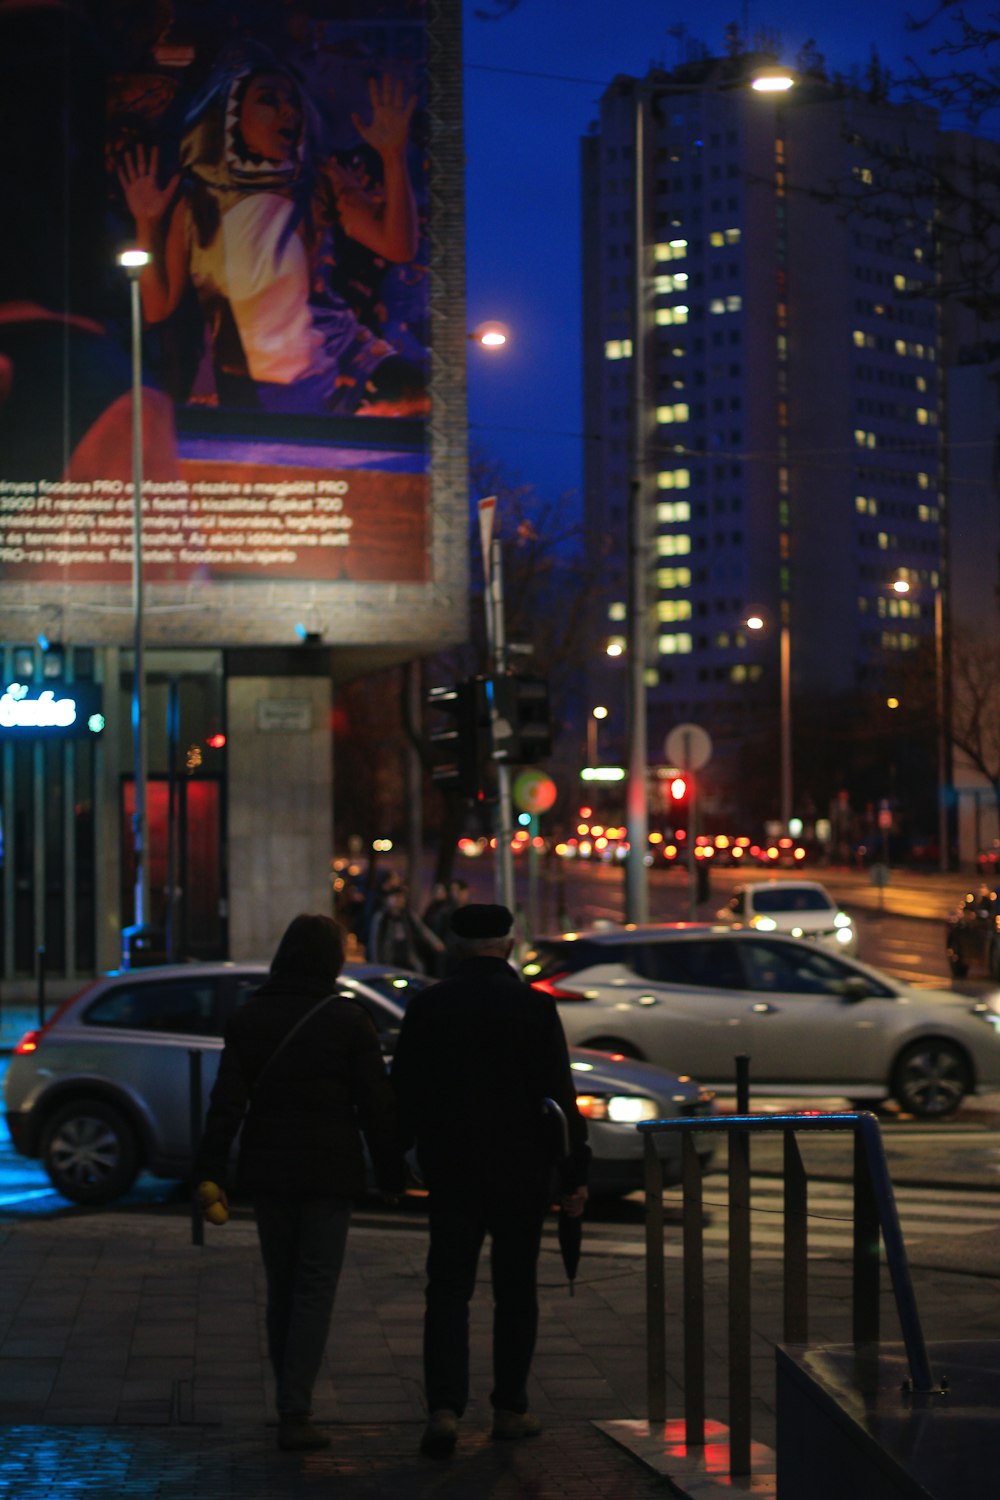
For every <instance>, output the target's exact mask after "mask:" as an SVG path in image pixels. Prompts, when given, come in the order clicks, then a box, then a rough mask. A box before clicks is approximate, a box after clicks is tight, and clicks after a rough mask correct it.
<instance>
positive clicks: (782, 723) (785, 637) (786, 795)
mask: <svg viewBox="0 0 1000 1500" xmlns="http://www.w3.org/2000/svg"><path fill="white" fill-rule="evenodd" d="M743 623H744V625H745V626H746V628H747V629H748V630H763V629H765V627H766V624H767V622H766V620H765V619H764V616H763V615H761V614H752V615H748V616H747V618H746V619H745V620H744V622H743ZM778 684H779V686H778V722H779V728H778V739H779V767H780V781H779V792H778V809H779V816H780V819H781V828H782V832H783V833H787V832H788V825H789V823H790V822H791V817H792V632H791V626H790V624H789V620H788V606H787V601H782V604H781V617H780V620H779V622H778Z"/></svg>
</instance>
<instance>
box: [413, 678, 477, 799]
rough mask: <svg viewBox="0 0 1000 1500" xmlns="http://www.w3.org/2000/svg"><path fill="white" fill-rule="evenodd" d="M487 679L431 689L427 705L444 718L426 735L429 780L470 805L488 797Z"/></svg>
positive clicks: (474, 679) (471, 679) (468, 679)
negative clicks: (458, 795)
mask: <svg viewBox="0 0 1000 1500" xmlns="http://www.w3.org/2000/svg"><path fill="white" fill-rule="evenodd" d="M486 689H487V679H486V678H484V677H468V678H466V679H465V681H464V682H456V683H454V684H452V685H451V686H449V687H436V688H431V690H430V692H429V694H428V695H427V706H428V708H431V709H433V710H434V712H435V713H436V714H438V715H439V716H446V718H445V722H444V723H443V724H442V725H441V727H440V728H437V729H432V730H431V732H430V735H429V736H428V738H429V742H430V747H431V757H432V766H431V779H432V780H433V781H434V782H436V783H437V785H438V786H440V787H444V788H450V789H454V790H455V791H458V792H459V793H461V795H462V796H463V797H467V798H468V799H469V800H470V801H472V802H482V801H485V800H486V797H487V795H488V781H489V774H488V768H489V765H490V760H491V756H490V712H489V703H488V700H487V691H486Z"/></svg>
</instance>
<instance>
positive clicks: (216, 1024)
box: [4, 963, 713, 1204]
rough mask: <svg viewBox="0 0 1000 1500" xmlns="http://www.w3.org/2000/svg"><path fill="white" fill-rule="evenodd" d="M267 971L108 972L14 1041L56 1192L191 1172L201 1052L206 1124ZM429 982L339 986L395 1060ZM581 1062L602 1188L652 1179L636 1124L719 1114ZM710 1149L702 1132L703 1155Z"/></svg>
mask: <svg viewBox="0 0 1000 1500" xmlns="http://www.w3.org/2000/svg"><path fill="white" fill-rule="evenodd" d="M266 974H267V966H266V965H265V964H249V963H243V964H231V963H201V964H182V965H169V966H163V967H158V968H146V969H137V970H131V971H128V972H121V973H113V974H107V975H104V976H103V977H101V978H99V979H97V980H95V981H94V982H93V983H92V984H89V985H88V986H87V987H86V989H84V990H83V991H82V992H81V993H80V994H79V995H77V996H76V997H75V998H74V999H72V1000H69V1001H67V1003H66V1004H65V1005H63V1006H62V1007H61V1008H60V1009H59V1010H58V1011H57V1012H56V1014H55V1015H54V1016H53V1017H52V1019H51V1020H50V1021H49V1022H48V1024H47V1025H46V1026H45V1027H44V1028H43V1029H42V1030H41V1031H29V1032H28V1033H27V1034H26V1036H24V1037H23V1038H22V1039H21V1041H20V1042H19V1044H18V1046H17V1047H16V1048H15V1051H14V1055H13V1056H12V1058H11V1060H10V1064H9V1066H8V1069H7V1076H6V1079H5V1081H4V1102H5V1106H6V1112H7V1124H8V1126H9V1128H10V1135H11V1140H12V1142H13V1144H14V1146H15V1148H16V1150H18V1151H19V1152H20V1153H21V1154H22V1155H23V1156H29V1157H40V1158H41V1160H42V1162H43V1164H44V1166H45V1170H46V1171H47V1173H48V1175H49V1178H50V1180H51V1182H52V1185H53V1187H55V1188H56V1189H57V1190H58V1191H59V1192H60V1193H62V1194H63V1196H64V1197H66V1198H70V1199H72V1200H73V1201H74V1202H76V1203H87V1204H101V1203H108V1202H110V1201H111V1200H112V1199H114V1198H118V1197H120V1196H121V1195H122V1194H123V1193H125V1192H127V1191H128V1189H129V1188H130V1187H131V1185H132V1183H133V1182H134V1180H135V1178H136V1176H137V1175H138V1173H139V1172H140V1170H142V1169H143V1168H145V1169H147V1170H148V1171H150V1172H152V1173H153V1174H154V1175H155V1176H157V1177H176V1178H183V1177H185V1176H186V1174H187V1172H188V1169H189V1164H190V1160H191V1105H190V1099H191V1072H190V1068H191V1054H192V1053H196V1054H198V1057H199V1059H200V1063H199V1065H200V1070H201V1089H202V1100H201V1107H200V1111H199V1116H198V1118H199V1120H200V1119H201V1117H202V1114H203V1112H204V1107H205V1105H206V1103H207V1101H208V1095H209V1093H210V1091H211V1087H212V1084H213V1083H214V1081H215V1075H216V1071H217V1069H218V1062H219V1054H220V1052H221V1050H222V1037H223V1032H224V1030H225V1024H226V1021H227V1019H228V1017H229V1016H230V1015H231V1014H232V1012H233V1011H234V1010H235V1009H236V1007H237V1006H238V1005H240V1004H241V1003H242V1001H243V1000H245V999H246V997H247V996H248V995H249V994H252V992H253V991H254V990H255V989H257V988H258V986H259V985H260V984H262V983H263V980H264V978H265V976H266ZM431 982H432V981H431V980H429V979H427V978H425V977H424V976H423V975H421V974H413V973H410V972H408V971H407V970H403V969H392V968H386V967H384V966H378V965H373V964H348V965H347V966H346V968H345V969H344V972H343V973H342V975H341V977H340V981H339V983H338V992H339V993H340V994H343V995H346V996H350V997H351V998H353V999H355V1000H357V1001H359V1002H360V1003H361V1004H362V1005H363V1006H364V1007H365V1008H366V1010H368V1011H369V1013H370V1014H371V1016H372V1018H373V1020H374V1022H375V1025H376V1027H377V1028H378V1031H379V1035H380V1037H381V1039H382V1047H383V1051H384V1052H385V1053H386V1054H387V1055H388V1056H391V1053H392V1049H393V1044H394V1041H395V1038H396V1037H397V1036H398V1034H399V1027H400V1024H401V1022H402V1018H403V1014H404V1011H405V1009H406V1001H407V998H408V996H409V995H411V994H413V993H414V991H415V990H417V989H420V988H422V987H423V986H424V985H427V984H430V983H431ZM571 1063H572V1067H573V1070H574V1079H575V1081H576V1083H577V1093H578V1095H579V1096H580V1107H581V1109H582V1111H583V1113H584V1114H585V1115H586V1117H587V1120H588V1131H589V1135H590V1142H591V1147H592V1150H593V1170H592V1191H594V1192H595V1193H597V1194H601V1193H608V1194H612V1193H614V1194H616V1193H627V1192H631V1191H632V1190H634V1189H635V1188H638V1187H641V1186H642V1178H643V1156H642V1151H643V1143H642V1139H641V1138H640V1136H639V1133H638V1131H637V1130H636V1129H635V1125H636V1123H637V1122H638V1121H640V1120H652V1119H661V1118H670V1117H672V1116H676V1115H698V1114H708V1113H710V1112H711V1110H712V1101H713V1095H712V1094H710V1093H709V1092H708V1091H707V1090H705V1089H703V1088H701V1087H700V1086H699V1085H698V1084H696V1083H694V1082H693V1081H692V1080H691V1079H690V1078H678V1077H676V1076H675V1075H674V1074H672V1073H668V1072H665V1071H663V1070H662V1069H660V1068H655V1067H650V1066H647V1065H644V1064H642V1063H637V1062H635V1061H633V1060H630V1059H626V1058H624V1057H609V1056H602V1055H600V1054H599V1053H597V1052H574V1053H573V1054H572V1057H571ZM460 1128H461V1122H460V1121H456V1129H460ZM662 1139H663V1148H662V1155H663V1158H664V1175H665V1178H666V1180H667V1181H669V1182H677V1181H679V1180H680V1175H681V1169H680V1149H679V1143H678V1142H677V1141H676V1139H675V1138H674V1137H669V1138H667V1137H664V1138H662ZM711 1149H712V1148H711V1143H710V1142H706V1141H704V1140H702V1141H699V1150H700V1154H701V1155H702V1158H703V1160H705V1161H706V1162H707V1160H708V1158H709V1157H710V1155H711Z"/></svg>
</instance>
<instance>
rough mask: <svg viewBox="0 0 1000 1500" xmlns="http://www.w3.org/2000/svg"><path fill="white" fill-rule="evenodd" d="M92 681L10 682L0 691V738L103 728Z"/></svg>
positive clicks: (84, 732) (80, 732) (94, 731)
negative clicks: (33, 684) (56, 685)
mask: <svg viewBox="0 0 1000 1500" xmlns="http://www.w3.org/2000/svg"><path fill="white" fill-rule="evenodd" d="M101 707H102V704H101V689H100V687H99V686H98V685H97V684H96V683H92V682H75V683H67V684H66V685H65V686H64V687H59V688H52V687H45V688H33V687H29V686H28V684H27V683H24V682H11V683H8V685H7V687H5V688H4V690H3V692H2V693H0V739H4V738H16V739H31V738H34V737H35V736H38V735H43V736H45V737H46V738H47V737H48V736H50V735H59V736H70V735H87V734H99V733H100V731H101V730H102V729H103V728H104V717H103V714H102V713H101Z"/></svg>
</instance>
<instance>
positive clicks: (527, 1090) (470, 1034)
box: [392, 957, 590, 1191]
mask: <svg viewBox="0 0 1000 1500" xmlns="http://www.w3.org/2000/svg"><path fill="white" fill-rule="evenodd" d="M392 1083H393V1088H394V1089H395V1091H396V1097H397V1099H398V1100H399V1105H400V1114H401V1118H402V1125H403V1131H404V1137H405V1139H406V1141H407V1143H408V1144H409V1143H410V1142H412V1141H414V1140H415V1141H416V1146H417V1156H418V1159H419V1162H420V1169H421V1173H422V1175H423V1177H424V1179H425V1181H426V1182H427V1185H428V1186H429V1187H430V1188H431V1189H432V1190H435V1189H445V1190H447V1189H450V1188H455V1189H459V1188H461V1187H462V1186H463V1185H465V1186H468V1185H469V1184H470V1183H485V1184H486V1185H488V1186H491V1187H494V1188H499V1189H501V1190H502V1189H503V1188H505V1187H512V1188H514V1187H519V1186H523V1185H525V1184H526V1183H528V1182H529V1181H531V1182H536V1183H537V1182H544V1181H545V1180H546V1179H547V1178H548V1176H549V1174H550V1173H551V1169H552V1166H553V1164H554V1163H555V1162H556V1161H557V1159H558V1158H559V1157H560V1156H561V1154H562V1152H561V1146H560V1145H559V1136H558V1132H557V1131H556V1130H554V1129H553V1123H552V1119H551V1116H550V1115H548V1114H547V1113H546V1110H545V1107H544V1102H543V1101H544V1100H545V1099H546V1097H548V1098H550V1099H554V1100H555V1101H556V1103H557V1104H558V1105H559V1106H560V1108H561V1109H562V1110H563V1112H564V1113H565V1115H566V1119H567V1121H568V1124H569V1135H570V1154H569V1157H568V1159H567V1160H566V1161H565V1162H564V1163H562V1164H561V1166H560V1174H559V1177H560V1186H561V1188H562V1190H563V1191H568V1190H569V1189H571V1188H574V1187H578V1186H580V1185H581V1184H582V1183H584V1182H585V1181H586V1177H587V1162H588V1159H589V1154H590V1153H589V1148H588V1146H587V1127H586V1124H585V1123H584V1120H583V1119H582V1117H581V1115H580V1114H579V1112H578V1110H577V1107H576V1090H575V1089H574V1087H573V1075H572V1073H571V1072H570V1067H569V1054H568V1052H567V1049H566V1038H565V1036H564V1034H563V1029H562V1023H561V1022H560V1020H559V1014H558V1012H557V1010H556V1007H555V1003H554V1002H553V1000H552V998H551V996H549V995H545V994H542V993H541V992H540V991H538V990H533V989H531V988H530V987H529V986H528V985H526V984H524V983H523V982H522V981H521V980H520V979H519V978H518V977H517V975H516V974H515V973H514V971H513V970H512V969H511V967H510V965H509V964H508V963H507V962H506V961H505V960H504V959H502V958H488V957H475V958H472V957H468V958H465V959H464V960H463V961H462V962H461V963H460V964H459V966H458V967H457V968H456V969H455V970H454V971H453V972H452V973H451V974H450V975H449V977H448V978H447V979H445V980H443V981H442V982H441V983H440V984H435V985H431V986H430V987H429V988H428V989H426V990H423V991H422V992H420V993H419V994H416V995H414V996H413V998H412V999H411V1000H410V1001H409V1003H408V1004H407V1008H406V1016H405V1019H404V1021H403V1026H402V1029H401V1031H400V1035H399V1040H398V1042H397V1043H396V1050H395V1055H394V1057H393V1062H392Z"/></svg>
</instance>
